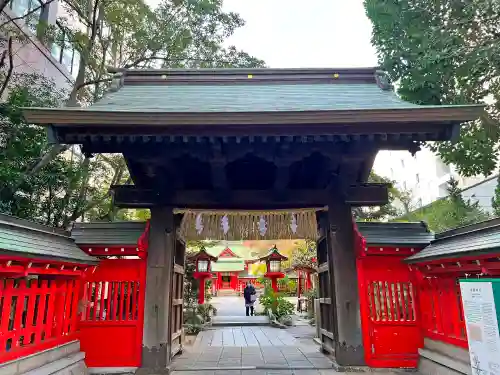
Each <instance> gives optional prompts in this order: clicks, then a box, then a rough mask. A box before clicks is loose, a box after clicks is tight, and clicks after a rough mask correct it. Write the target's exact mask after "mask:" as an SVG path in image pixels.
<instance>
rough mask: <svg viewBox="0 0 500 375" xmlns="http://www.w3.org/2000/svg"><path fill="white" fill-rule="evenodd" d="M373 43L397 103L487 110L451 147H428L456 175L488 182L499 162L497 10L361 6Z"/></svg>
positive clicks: (476, 1) (477, 1)
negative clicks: (484, 104) (485, 104)
mask: <svg viewBox="0 0 500 375" xmlns="http://www.w3.org/2000/svg"><path fill="white" fill-rule="evenodd" d="M364 4H365V9H366V13H367V15H368V17H369V18H370V20H371V21H372V24H373V38H372V42H373V44H374V46H375V47H376V49H377V52H378V56H379V61H380V64H381V66H382V67H383V68H384V69H385V70H386V71H387V72H388V73H389V76H390V78H391V79H392V81H394V82H396V83H397V86H398V92H399V94H400V95H401V97H402V98H403V99H405V100H408V101H410V102H413V103H417V104H434V105H441V104H463V103H477V102H481V101H485V99H487V102H488V103H489V105H488V107H487V111H486V113H485V114H484V116H482V118H481V119H479V120H477V121H473V122H470V123H467V124H465V125H464V126H463V127H462V129H461V131H460V139H459V141H458V142H456V143H452V142H440V143H436V144H429V145H428V146H429V147H430V148H431V149H432V150H433V151H435V152H437V154H438V155H439V156H440V157H441V158H442V159H443V160H444V161H445V162H446V163H448V164H449V163H453V164H455V165H456V166H457V168H458V170H459V172H460V174H461V175H465V176H472V175H478V174H484V175H489V174H490V173H491V172H493V171H494V170H495V168H496V162H497V160H498V156H499V147H498V146H499V141H500V127H499V126H498V122H499V109H500V108H499V101H498V99H499V96H500V80H499V79H498V77H499V76H500V60H499V59H498V56H499V55H500V32H499V28H498V25H500V2H498V1H490V0H471V1H456V0H443V1H438V2H436V1H431V0H410V1H393V0H365V1H364Z"/></svg>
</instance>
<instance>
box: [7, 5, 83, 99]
mask: <svg viewBox="0 0 500 375" xmlns="http://www.w3.org/2000/svg"><path fill="white" fill-rule="evenodd" d="M60 11H61V5H60V3H59V2H58V1H52V2H50V3H47V4H45V5H44V3H42V2H40V1H39V0H11V1H10V2H9V4H8V5H7V7H6V8H5V9H4V11H3V13H2V14H1V19H2V23H3V22H6V21H8V20H13V21H12V22H10V23H9V24H8V26H5V27H4V28H3V30H0V39H1V42H2V44H1V45H2V48H4V47H5V45H6V43H5V42H6V40H7V38H6V32H7V30H8V29H11V30H15V35H18V37H16V38H15V43H14V48H13V49H14V72H15V73H19V72H26V73H38V74H41V75H43V76H45V77H47V78H51V79H53V80H54V82H55V83H56V86H57V87H58V88H61V89H63V88H68V89H69V88H70V87H71V86H72V84H73V81H74V77H75V76H76V74H77V73H78V68H79V63H80V55H79V53H78V51H76V50H75V49H74V48H73V46H72V44H71V43H70V41H69V40H67V39H63V40H61V41H59V40H58V42H55V43H45V44H44V43H43V42H42V39H41V38H39V37H38V36H37V27H38V24H39V22H40V21H43V22H45V23H47V24H49V25H53V26H55V27H60V26H59V25H58V23H57V16H58V14H59V13H60ZM26 14H29V16H28V17H25V18H23V19H16V18H19V17H23V16H25V15H26ZM60 31H61V32H62V29H61V30H60ZM48 44H49V45H48Z"/></svg>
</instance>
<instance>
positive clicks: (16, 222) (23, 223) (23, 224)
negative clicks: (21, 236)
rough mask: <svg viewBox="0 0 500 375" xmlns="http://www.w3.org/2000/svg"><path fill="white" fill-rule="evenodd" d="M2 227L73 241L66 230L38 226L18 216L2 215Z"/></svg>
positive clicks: (0, 219) (0, 221) (0, 217)
mask: <svg viewBox="0 0 500 375" xmlns="http://www.w3.org/2000/svg"><path fill="white" fill-rule="evenodd" d="M0 225H7V226H11V227H16V228H23V229H28V230H31V231H35V232H40V233H45V234H50V235H53V236H59V237H64V238H67V239H71V237H70V235H69V232H67V231H65V230H64V229H59V228H54V227H51V226H48V225H43V224H38V223H35V222H33V221H30V220H26V219H22V218H19V217H16V216H11V215H6V214H0Z"/></svg>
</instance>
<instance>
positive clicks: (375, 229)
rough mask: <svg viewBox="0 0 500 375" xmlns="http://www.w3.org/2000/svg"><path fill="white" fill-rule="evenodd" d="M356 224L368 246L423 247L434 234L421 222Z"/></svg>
mask: <svg viewBox="0 0 500 375" xmlns="http://www.w3.org/2000/svg"><path fill="white" fill-rule="evenodd" d="M357 224H358V229H359V231H360V233H361V234H362V235H363V237H364V238H365V239H366V242H367V244H368V245H386V246H387V245H389V246H396V245H398V246H415V247H417V246H418V247H424V246H427V245H428V244H429V243H430V242H431V241H432V240H433V239H434V234H433V233H432V232H431V231H429V229H428V228H427V225H426V224H425V223H422V222H420V223H376V222H358V223H357Z"/></svg>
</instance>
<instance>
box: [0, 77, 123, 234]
mask: <svg viewBox="0 0 500 375" xmlns="http://www.w3.org/2000/svg"><path fill="white" fill-rule="evenodd" d="M54 87H55V84H54V82H53V81H50V80H48V79H46V78H44V77H41V76H39V75H36V74H15V75H14V76H13V78H12V80H11V86H10V87H9V92H8V95H7V98H6V100H5V102H3V103H2V111H1V113H0V134H1V135H0V198H1V200H0V202H1V204H0V210H1V212H4V213H8V214H10V215H14V216H18V217H22V218H28V219H31V220H35V221H38V222H41V223H43V224H47V225H52V226H55V227H64V228H66V227H67V226H68V225H69V224H70V223H71V222H73V221H75V220H76V219H78V218H80V217H82V215H84V214H85V213H87V214H89V215H93V217H99V216H98V213H99V212H102V211H105V210H106V208H108V210H109V206H110V203H111V198H110V196H109V193H108V191H107V190H105V189H103V188H102V187H101V185H100V184H91V183H90V182H91V178H92V179H94V180H98V181H100V182H101V183H103V184H105V183H106V182H108V181H110V180H111V179H112V178H114V180H115V181H117V182H120V181H122V182H123V179H124V178H126V177H127V176H128V174H127V173H126V167H125V165H124V164H123V165H122V169H121V171H122V172H121V174H120V176H119V178H117V177H116V176H113V175H111V176H110V175H109V173H108V172H109V169H107V164H106V162H105V161H104V157H101V156H98V157H96V158H94V159H90V158H88V157H86V156H84V155H82V154H81V153H80V151H79V150H78V149H77V148H76V147H75V148H72V149H70V150H69V152H68V153H67V154H66V155H62V154H61V155H57V156H56V157H55V158H54V159H53V160H52V161H51V162H50V163H49V164H48V165H47V166H46V167H45V168H43V169H42V170H41V171H40V172H39V173H36V174H30V175H28V176H27V177H26V178H24V176H25V175H26V174H27V171H29V170H30V168H31V167H32V165H33V164H34V163H36V162H37V161H38V160H39V159H40V158H41V157H42V156H43V155H44V154H45V153H46V152H47V151H48V150H49V145H48V144H47V135H46V131H45V129H43V128H41V127H38V126H33V125H31V124H27V123H26V122H25V121H24V119H23V117H22V112H21V109H22V108H23V107H30V106H35V107H58V106H60V104H61V103H62V101H63V100H64V97H65V92H63V91H58V90H55V89H54ZM111 158H112V157H108V159H111Z"/></svg>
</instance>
